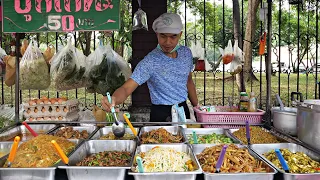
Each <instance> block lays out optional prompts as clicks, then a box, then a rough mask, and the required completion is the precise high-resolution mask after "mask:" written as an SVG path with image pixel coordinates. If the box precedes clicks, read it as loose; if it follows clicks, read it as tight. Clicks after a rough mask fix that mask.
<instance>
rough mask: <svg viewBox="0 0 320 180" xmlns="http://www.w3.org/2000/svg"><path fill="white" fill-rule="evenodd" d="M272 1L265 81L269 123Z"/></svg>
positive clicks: (269, 1)
mask: <svg viewBox="0 0 320 180" xmlns="http://www.w3.org/2000/svg"><path fill="white" fill-rule="evenodd" d="M271 13H272V0H268V53H267V58H266V78H267V79H266V80H267V101H266V107H267V111H266V112H267V116H266V117H267V122H268V124H270V123H271V119H270V117H271V111H270V110H271V42H272V14H271Z"/></svg>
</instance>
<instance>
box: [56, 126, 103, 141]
mask: <svg viewBox="0 0 320 180" xmlns="http://www.w3.org/2000/svg"><path fill="white" fill-rule="evenodd" d="M66 127H72V128H73V130H74V131H79V132H82V131H84V130H87V132H88V134H89V136H88V138H86V139H90V138H91V137H92V136H93V134H95V132H96V131H98V129H99V128H98V127H96V126H64V127H59V128H57V129H55V130H54V131H51V132H50V134H51V135H54V134H55V133H56V132H58V131H59V130H61V129H63V128H66ZM72 139H75V138H72ZM83 140H84V139H83Z"/></svg>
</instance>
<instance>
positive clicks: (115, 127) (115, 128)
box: [107, 92, 125, 138]
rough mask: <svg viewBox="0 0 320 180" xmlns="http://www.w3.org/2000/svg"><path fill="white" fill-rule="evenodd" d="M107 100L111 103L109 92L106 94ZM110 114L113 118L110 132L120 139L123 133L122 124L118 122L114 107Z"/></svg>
mask: <svg viewBox="0 0 320 180" xmlns="http://www.w3.org/2000/svg"><path fill="white" fill-rule="evenodd" d="M107 98H108V101H109V103H112V99H111V96H110V93H109V92H107ZM111 113H112V115H113V118H114V123H113V124H112V132H113V134H114V135H115V136H116V137H119V138H121V137H123V135H124V133H125V128H124V124H123V123H122V122H121V121H118V118H117V114H116V111H115V109H114V107H112V108H111Z"/></svg>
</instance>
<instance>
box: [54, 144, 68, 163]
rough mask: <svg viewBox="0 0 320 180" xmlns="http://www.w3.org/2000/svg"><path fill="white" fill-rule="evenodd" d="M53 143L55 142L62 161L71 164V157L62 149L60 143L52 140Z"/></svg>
mask: <svg viewBox="0 0 320 180" xmlns="http://www.w3.org/2000/svg"><path fill="white" fill-rule="evenodd" d="M51 143H52V144H53V146H54V148H55V149H56V151H57V153H58V154H59V156H60V158H61V160H62V162H63V163H64V164H66V165H67V166H69V158H68V157H67V156H66V154H65V153H64V152H63V151H62V149H61V147H60V146H59V144H58V143H57V142H56V141H55V140H52V141H51Z"/></svg>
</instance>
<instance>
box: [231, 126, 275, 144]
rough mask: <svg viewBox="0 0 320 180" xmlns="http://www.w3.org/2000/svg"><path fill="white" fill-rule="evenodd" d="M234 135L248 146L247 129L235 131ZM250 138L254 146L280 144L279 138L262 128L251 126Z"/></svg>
mask: <svg viewBox="0 0 320 180" xmlns="http://www.w3.org/2000/svg"><path fill="white" fill-rule="evenodd" d="M233 135H234V136H235V137H237V138H238V139H240V141H241V142H243V143H244V144H248V141H247V137H246V128H240V129H239V130H238V131H235V132H234V133H233ZM250 136H251V143H252V144H272V143H279V141H278V139H277V137H275V136H273V135H272V134H270V133H269V132H267V131H266V130H265V129H263V128H261V127H256V126H250Z"/></svg>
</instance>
